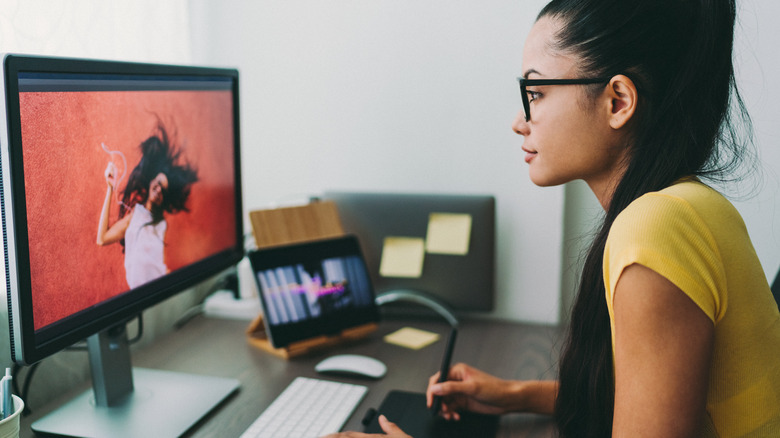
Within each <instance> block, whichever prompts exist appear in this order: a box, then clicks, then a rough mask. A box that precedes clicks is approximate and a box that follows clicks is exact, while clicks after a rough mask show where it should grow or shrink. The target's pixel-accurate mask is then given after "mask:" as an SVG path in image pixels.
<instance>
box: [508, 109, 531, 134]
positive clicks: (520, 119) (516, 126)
mask: <svg viewBox="0 0 780 438" xmlns="http://www.w3.org/2000/svg"><path fill="white" fill-rule="evenodd" d="M512 130H513V131H515V133H516V134H520V135H522V136H526V135H528V133H529V130H528V122H526V121H525V112H523V110H520V111H518V112H517V116H516V117H515V121H514V122H512Z"/></svg>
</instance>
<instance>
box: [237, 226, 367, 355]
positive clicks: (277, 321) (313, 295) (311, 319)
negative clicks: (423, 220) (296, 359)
mask: <svg viewBox="0 0 780 438" xmlns="http://www.w3.org/2000/svg"><path fill="white" fill-rule="evenodd" d="M249 260H250V262H251V264H252V269H253V271H254V274H255V279H256V280H257V284H258V288H259V290H260V300H261V302H262V305H263V311H264V322H265V325H266V331H267V332H268V337H269V338H270V339H271V344H272V345H273V346H274V347H276V348H280V347H284V346H286V345H288V344H290V343H292V342H296V341H300V340H305V339H311V338H314V337H317V336H321V335H329V336H330V335H334V336H335V335H338V334H339V333H340V332H342V331H343V330H345V329H348V328H351V327H356V326H359V325H363V324H367V323H371V322H376V321H378V320H379V311H378V310H377V306H376V304H375V303H374V289H373V287H372V285H371V280H370V277H369V275H368V270H367V269H366V265H365V261H364V260H363V255H362V254H361V252H360V245H359V244H358V241H357V239H356V238H355V237H354V236H345V237H340V238H337V239H330V240H321V241H316V242H307V243H302V244H296V245H290V246H283V247H276V248H268V249H262V250H258V251H253V252H250V253H249Z"/></svg>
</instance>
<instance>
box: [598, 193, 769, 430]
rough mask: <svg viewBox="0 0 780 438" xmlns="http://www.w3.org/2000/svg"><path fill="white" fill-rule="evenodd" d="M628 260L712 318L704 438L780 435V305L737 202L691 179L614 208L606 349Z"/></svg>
mask: <svg viewBox="0 0 780 438" xmlns="http://www.w3.org/2000/svg"><path fill="white" fill-rule="evenodd" d="M634 263H637V264H641V265H643V266H646V267H648V268H650V269H652V270H653V271H655V272H657V273H659V274H660V275H662V276H663V277H665V278H667V279H668V280H669V281H671V282H672V283H674V284H675V285H676V286H677V287H679V288H680V289H681V290H682V291H683V292H684V293H685V294H686V295H688V296H689V297H690V298H691V299H692V300H693V301H694V302H695V303H696V304H697V305H698V306H699V307H700V308H701V309H702V310H703V311H704V313H706V314H707V316H708V317H709V318H710V319H711V320H712V321H713V323H714V325H715V349H714V355H713V362H712V367H711V369H710V384H709V392H708V394H707V413H708V414H709V419H708V421H706V422H705V423H706V424H705V430H703V431H702V435H701V436H713V437H742V436H749V437H764V436H773V437H780V313H779V312H778V308H777V304H776V303H775V301H774V298H773V297H772V293H771V291H770V290H769V284H768V283H767V279H766V275H765V274H764V272H763V270H762V268H761V264H760V262H759V260H758V257H757V256H756V252H755V249H754V248H753V244H752V242H751V241H750V237H749V236H748V233H747V229H746V227H745V224H744V222H743V221H742V218H741V217H740V215H739V213H738V212H737V210H736V209H735V208H734V206H732V205H731V203H730V202H729V201H728V200H726V199H725V198H724V197H723V196H722V195H721V194H719V193H718V192H716V191H715V190H713V189H711V188H710V187H708V186H706V185H704V184H702V183H701V182H699V181H697V180H694V179H689V180H686V181H683V182H680V183H677V184H675V185H672V186H670V187H668V188H666V189H664V190H661V191H660V192H654V193H648V194H646V195H644V196H642V197H640V198H639V199H637V200H636V201H634V202H633V203H631V205H629V206H628V207H627V208H626V209H625V210H624V211H623V212H622V213H620V215H619V216H618V217H617V219H616V220H615V223H614V224H613V226H612V228H611V229H610V232H609V237H608V239H607V245H606V249H605V252H604V284H605V287H606V295H607V306H608V307H609V315H610V323H611V325H612V348H613V352H614V345H615V344H614V343H615V331H614V309H613V307H612V299H613V297H614V292H615V285H616V284H617V281H618V278H619V277H620V274H621V273H622V272H623V269H625V268H626V267H628V266H629V265H631V264H634Z"/></svg>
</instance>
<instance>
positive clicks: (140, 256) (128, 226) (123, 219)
mask: <svg viewBox="0 0 780 438" xmlns="http://www.w3.org/2000/svg"><path fill="white" fill-rule="evenodd" d="M140 149H141V160H140V161H139V163H138V164H137V165H136V166H135V168H134V169H133V171H132V172H131V173H130V176H129V177H128V180H127V185H126V186H125V188H124V190H123V191H122V193H121V197H122V199H121V202H118V203H119V204H120V206H119V219H118V220H117V221H116V222H114V223H113V224H111V225H109V217H110V212H111V204H112V203H113V202H112V199H113V198H114V191H115V190H117V188H116V185H117V183H118V181H117V171H116V167H115V166H114V164H113V163H112V162H110V163H109V164H108V166H107V167H106V171H105V178H106V184H107V186H108V187H107V189H106V197H105V200H104V201H103V209H102V211H101V214H100V222H99V224H98V232H97V244H98V245H100V246H105V245H110V244H113V243H117V242H120V243H121V244H122V245H123V246H124V253H125V272H126V278H127V284H128V286H129V287H130V288H135V287H137V286H140V285H142V284H144V283H147V282H149V281H151V280H154V279H155V278H158V277H160V276H161V275H163V274H165V273H166V272H167V271H168V268H167V266H166V265H165V255H164V249H165V232H166V230H167V228H168V223H167V222H166V220H165V214H166V213H168V214H175V213H178V212H180V211H189V210H188V209H187V206H186V203H187V199H188V198H189V195H190V189H191V187H192V184H193V183H195V182H196V181H197V180H198V173H197V170H196V169H195V168H193V167H192V166H191V165H190V164H189V163H186V162H182V161H183V160H182V159H181V150H179V149H178V148H177V147H176V145H174V144H172V142H171V139H170V137H169V136H168V133H167V131H166V130H165V127H164V126H163V125H162V124H161V123H158V125H157V127H156V128H155V132H154V133H153V134H152V135H151V136H150V137H149V138H147V139H146V140H145V141H143V142H142V143H141V144H140Z"/></svg>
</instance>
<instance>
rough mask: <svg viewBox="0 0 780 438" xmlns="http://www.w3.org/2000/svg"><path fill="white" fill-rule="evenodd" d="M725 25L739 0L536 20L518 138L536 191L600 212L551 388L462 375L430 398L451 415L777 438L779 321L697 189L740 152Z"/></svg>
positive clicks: (738, 223) (715, 202) (740, 249)
mask: <svg viewBox="0 0 780 438" xmlns="http://www.w3.org/2000/svg"><path fill="white" fill-rule="evenodd" d="M735 15H736V1H735V0H652V1H648V0H553V1H552V2H550V3H549V4H548V5H547V6H546V7H545V8H544V9H543V10H542V11H541V13H540V14H539V17H538V19H537V21H536V23H535V24H534V26H533V28H532V30H531V32H530V35H529V36H528V39H527V40H526V43H525V49H524V53H523V69H524V70H523V73H522V77H521V78H520V79H519V81H520V90H521V93H522V99H523V110H522V111H521V112H520V114H519V115H518V117H517V119H516V120H515V122H514V125H513V128H514V130H515V132H517V133H518V134H520V135H522V136H523V137H524V142H523V146H522V148H523V151H525V152H526V155H525V161H526V162H527V163H528V166H529V172H530V178H531V180H532V181H533V182H534V183H535V184H537V185H540V186H552V185H558V184H563V183H566V182H569V181H573V180H576V179H582V180H584V181H585V182H587V184H588V185H589V187H590V188H591V190H592V191H593V193H594V194H595V195H596V197H597V198H598V200H599V202H600V203H601V205H602V206H603V208H604V210H605V212H606V213H605V216H604V220H603V224H602V226H601V228H600V230H599V232H598V233H597V235H596V236H595V240H594V242H593V244H592V246H591V248H590V251H589V253H588V256H587V258H586V261H585V266H584V269H583V272H582V278H581V281H580V290H579V292H578V296H577V299H576V302H575V305H574V307H573V310H572V317H571V324H570V328H569V333H568V339H567V342H566V345H565V349H564V352H563V356H562V359H561V362H560V370H559V379H558V380H556V381H507V380H503V379H499V378H497V377H493V376H491V375H488V374H486V373H484V372H482V371H479V370H476V369H474V368H472V367H470V366H468V365H465V364H456V365H455V366H453V367H452V368H451V369H450V372H449V375H448V381H446V382H444V383H437V381H438V375H435V376H433V377H432V378H431V381H430V385H429V387H428V391H427V395H428V400H429V403H431V400H432V399H433V396H441V397H443V400H444V401H443V406H442V412H443V416H444V417H445V418H449V419H452V420H457V419H458V418H459V412H462V411H464V410H469V411H476V412H483V413H492V414H503V413H508V412H535V413H543V414H550V415H553V416H554V417H555V420H556V422H557V425H558V428H559V431H560V435H561V436H564V437H605V436H620V437H640V436H654V437H689V436H705V437H732V436H751V437H759V436H761V437H763V436H780V313H778V307H777V304H776V303H775V302H774V299H773V297H772V294H771V292H770V289H769V285H768V283H767V280H766V276H765V274H764V272H763V270H762V268H761V265H760V263H759V260H758V258H757V256H756V253H755V250H754V249H753V246H752V244H751V242H750V238H749V236H748V234H747V230H746V228H745V225H744V223H743V221H742V219H741V218H740V216H739V214H738V213H737V211H736V210H735V209H734V207H733V206H732V205H731V204H730V203H729V201H727V200H726V199H725V198H724V197H723V196H722V195H721V194H719V193H718V192H717V191H715V190H714V189H712V188H710V187H709V186H708V185H707V184H706V183H705V182H704V181H708V180H714V181H719V182H723V181H727V180H728V173H730V172H733V171H734V170H735V167H736V166H737V165H738V164H740V163H741V162H742V161H743V160H742V157H743V156H745V152H744V150H745V147H747V145H749V144H750V140H751V139H750V120H749V118H748V116H747V113H746V111H745V108H744V105H743V104H742V101H741V99H740V96H739V93H738V92H737V89H736V86H735V82H734V68H733V64H732V49H733V33H734V23H735ZM741 133H746V134H744V135H742V134H741ZM390 420H392V419H390ZM382 424H383V425H384V427H385V430H386V431H387V432H388V435H390V436H405V435H404V434H403V432H402V431H400V430H399V429H398V428H397V427H395V426H394V425H393V424H392V423H390V422H389V421H387V419H382ZM350 436H352V435H350ZM354 436H360V435H354Z"/></svg>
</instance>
